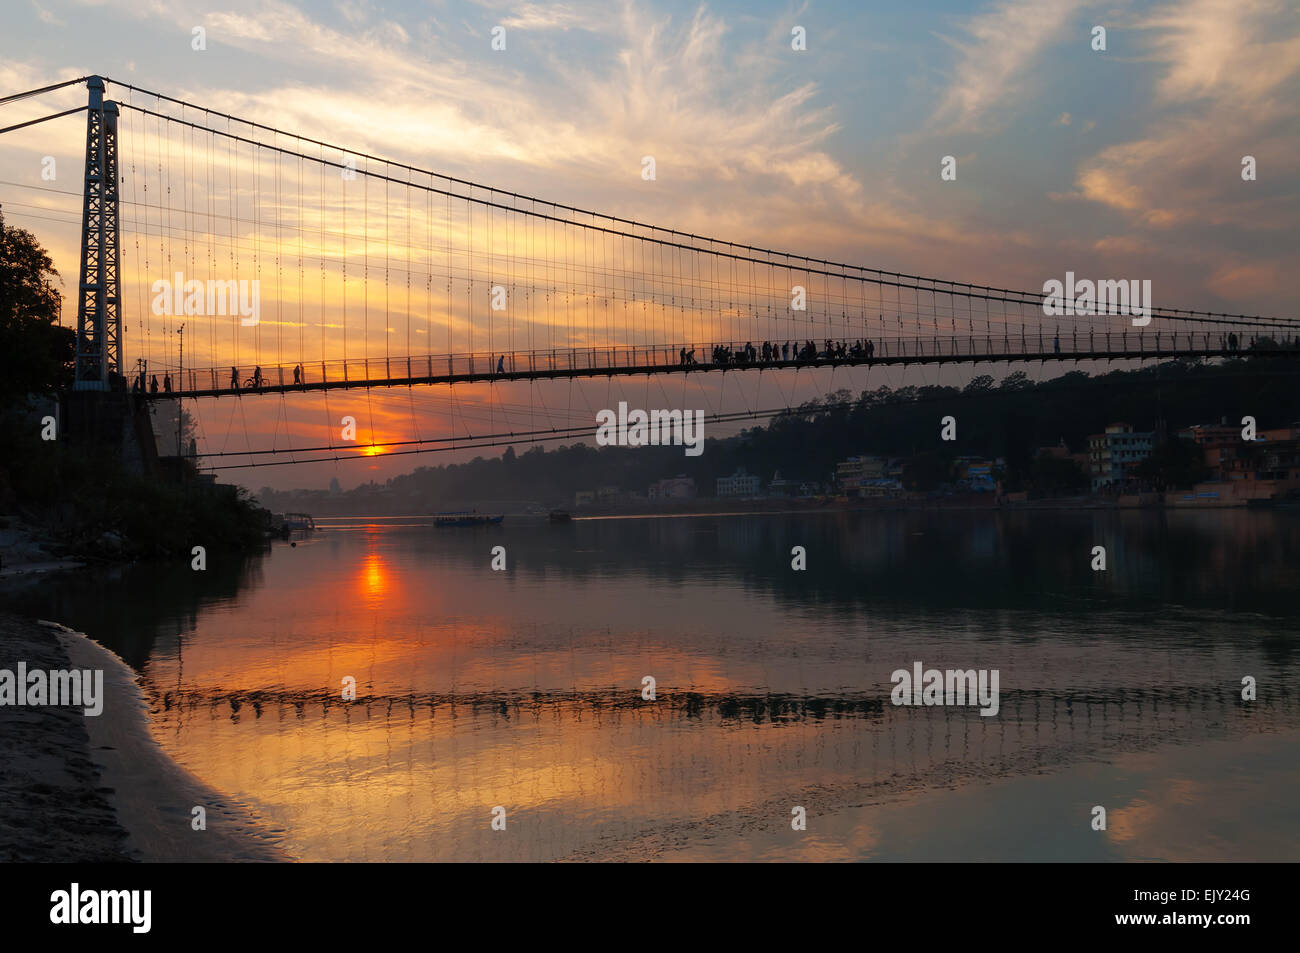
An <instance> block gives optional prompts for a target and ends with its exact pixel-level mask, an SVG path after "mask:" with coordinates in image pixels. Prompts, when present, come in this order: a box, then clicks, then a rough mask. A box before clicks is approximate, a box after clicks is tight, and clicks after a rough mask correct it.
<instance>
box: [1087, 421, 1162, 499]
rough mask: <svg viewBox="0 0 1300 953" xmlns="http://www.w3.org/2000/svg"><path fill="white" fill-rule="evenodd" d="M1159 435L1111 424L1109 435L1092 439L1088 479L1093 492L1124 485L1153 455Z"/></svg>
mask: <svg viewBox="0 0 1300 953" xmlns="http://www.w3.org/2000/svg"><path fill="white" fill-rule="evenodd" d="M1154 444H1155V433H1154V432H1152V431H1145V432H1138V431H1135V430H1134V429H1133V427H1132V426H1131V425H1130V424H1124V423H1118V424H1111V425H1109V426H1108V427H1107V428H1106V432H1105V433H1099V434H1093V435H1092V436H1090V437H1089V438H1088V477H1089V482H1090V483H1091V485H1092V489H1093V492H1096V491H1097V490H1100V489H1102V488H1103V487H1107V486H1120V485H1122V484H1123V483H1124V482H1125V481H1127V480H1129V479H1131V476H1130V474H1131V472H1132V470H1133V468H1134V467H1135V466H1137V465H1138V464H1139V463H1141V462H1142V461H1143V460H1145V459H1146V458H1147V457H1149V456H1150V455H1151V448H1152V447H1153V446H1154Z"/></svg>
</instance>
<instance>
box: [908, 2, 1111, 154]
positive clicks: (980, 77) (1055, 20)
mask: <svg viewBox="0 0 1300 953" xmlns="http://www.w3.org/2000/svg"><path fill="white" fill-rule="evenodd" d="M1082 5H1083V3H1082V0H1001V2H999V3H997V4H995V5H994V6H993V7H992V8H991V9H990V10H988V11H987V12H985V13H980V14H977V15H976V16H973V17H971V18H970V19H969V20H968V21H967V22H966V24H965V26H964V30H963V33H964V37H963V38H952V37H947V36H944V37H943V39H945V40H946V41H947V42H948V43H949V44H950V45H951V46H952V47H953V48H954V49H956V50H957V52H958V59H957V62H956V65H955V66H954V68H953V70H952V79H951V81H950V82H949V84H948V88H947V92H946V93H945V94H944V96H943V99H942V101H941V102H940V104H939V107H938V109H937V110H936V112H935V114H934V120H935V121H936V122H940V123H944V124H948V125H950V126H951V127H952V128H954V129H957V130H963V131H968V130H974V129H978V128H979V127H980V125H981V124H982V123H984V122H986V121H987V120H989V119H990V118H991V117H995V116H999V115H1000V114H1001V113H1002V112H1003V111H1005V110H1007V109H1009V108H1011V107H1013V106H1014V105H1016V103H1017V102H1018V101H1019V100H1020V99H1021V98H1022V97H1024V96H1026V95H1029V94H1031V93H1032V92H1033V90H1034V86H1033V84H1032V83H1026V82H1025V78H1026V76H1027V74H1028V73H1029V71H1030V69H1031V67H1033V66H1034V65H1035V64H1036V63H1037V62H1038V60H1039V58H1040V57H1041V56H1042V55H1043V52H1044V50H1045V49H1046V48H1047V47H1048V46H1050V45H1053V44H1054V43H1056V41H1057V40H1058V39H1060V38H1061V36H1062V34H1063V33H1064V31H1065V29H1066V27H1067V25H1068V24H1069V23H1070V17H1071V15H1072V14H1073V13H1074V12H1075V10H1077V9H1078V8H1080V7H1081V6H1082ZM1085 40H1086V36H1081V37H1080V42H1084V41H1085Z"/></svg>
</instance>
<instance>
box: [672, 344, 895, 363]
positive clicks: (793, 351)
mask: <svg viewBox="0 0 1300 953" xmlns="http://www.w3.org/2000/svg"><path fill="white" fill-rule="evenodd" d="M678 356H679V358H680V360H681V364H682V365H683V366H685V367H690V366H692V365H698V364H699V362H698V361H697V360H696V359H695V348H689V349H688V348H682V349H681V351H680V353H679V355H678ZM875 356H876V344H875V342H874V341H870V340H865V341H864V340H857V341H851V342H846V341H832V340H831V339H830V338H827V339H826V341H825V347H822V348H819V347H818V346H817V344H816V342H814V341H804V342H803V344H799V343H798V342H797V341H779V342H776V343H773V342H772V341H764V342H763V346H762V347H755V346H754V344H753V342H752V341H746V342H745V345H744V347H736V348H733V347H732V346H731V345H730V344H718V345H716V346H715V347H714V348H713V364H714V365H715V366H718V367H739V366H745V365H750V364H776V363H779V362H789V361H799V362H802V363H813V362H817V361H863V360H865V361H869V360H872V359H873V358H874V357H875Z"/></svg>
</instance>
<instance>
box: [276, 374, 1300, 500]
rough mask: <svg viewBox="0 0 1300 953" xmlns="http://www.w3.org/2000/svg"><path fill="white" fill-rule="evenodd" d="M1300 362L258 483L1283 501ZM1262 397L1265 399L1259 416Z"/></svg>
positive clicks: (1070, 383) (351, 495)
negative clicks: (1141, 412)
mask: <svg viewBox="0 0 1300 953" xmlns="http://www.w3.org/2000/svg"><path fill="white" fill-rule="evenodd" d="M1234 365H1235V367H1234ZM1242 369H1246V370H1248V371H1251V372H1252V373H1249V374H1245V375H1243V374H1241V373H1239V372H1240V371H1241V370H1242ZM1234 370H1235V371H1237V372H1238V373H1233V372H1234ZM1256 374H1258V375H1259V377H1258V378H1257V379H1256V380H1255V382H1254V384H1253V385H1252V384H1251V383H1250V381H1251V378H1252V377H1254V376H1255V375H1256ZM1295 374H1296V368H1295V366H1294V362H1293V361H1286V362H1276V363H1266V362H1263V361H1261V360H1260V359H1253V360H1243V361H1234V362H1228V364H1225V365H1215V366H1209V365H1202V364H1195V365H1187V364H1180V363H1173V364H1169V365H1164V366H1162V367H1161V368H1155V369H1150V368H1148V369H1140V370H1132V371H1114V372H1111V373H1109V374H1106V375H1103V376H1097V377H1091V376H1089V375H1086V374H1083V373H1082V372H1074V373H1072V374H1068V375H1065V376H1064V377H1060V378H1055V379H1052V380H1048V381H1042V382H1039V383H1033V382H1030V381H1028V380H1027V379H1026V378H1025V375H1024V374H1023V373H1018V374H1013V375H1010V376H1008V377H1007V378H1006V379H1004V380H1003V381H1002V382H1001V384H1000V385H995V384H994V383H993V381H992V379H991V378H976V379H975V380H974V381H972V382H971V383H970V384H968V385H967V386H966V387H965V388H964V389H961V390H958V389H956V388H943V387H928V388H916V387H909V388H903V389H900V390H896V391H890V390H889V389H888V388H881V389H878V390H876V391H869V392H863V393H862V394H861V395H859V396H858V397H857V398H856V399H852V398H851V395H849V394H848V393H847V392H844V391H841V392H839V393H837V394H833V395H828V396H827V397H826V398H825V399H823V400H818V401H812V402H809V403H807V404H804V405H802V406H801V407H799V408H797V409H796V410H795V411H794V412H792V413H791V414H789V415H788V416H785V417H781V418H777V419H775V420H773V421H772V422H771V423H770V424H769V425H768V426H766V427H755V428H752V429H750V430H745V431H742V432H741V433H739V434H737V435H735V436H731V437H726V438H722V439H717V440H710V441H709V444H708V450H707V451H706V453H705V454H704V455H703V456H702V457H701V458H700V459H698V460H688V461H683V459H682V457H681V455H680V453H673V452H671V449H666V448H656V447H640V448H627V447H599V448H597V447H594V446H588V445H586V444H583V443H578V444H573V445H567V446H559V447H554V448H552V449H549V450H547V449H544V448H543V447H541V446H534V447H532V448H530V449H528V450H527V451H526V452H524V453H522V454H519V455H516V453H515V450H514V448H512V447H507V448H506V449H505V451H504V453H502V455H501V456H500V457H496V458H493V459H484V458H476V459H474V460H472V461H469V462H467V463H458V464H450V465H447V466H440V467H422V468H419V469H417V470H416V471H415V472H414V473H410V474H405V475H403V476H399V477H394V478H393V479H391V480H389V481H387V482H386V483H383V484H378V483H373V482H372V483H366V484H362V485H360V486H358V487H355V488H353V489H350V490H346V491H345V490H343V489H342V487H341V486H340V484H339V481H338V478H337V477H336V478H334V479H333V480H332V481H331V483H330V487H329V488H328V489H323V490H300V491H289V492H280V491H276V490H274V489H272V488H270V487H264V488H263V489H262V490H261V491H260V492H259V493H258V494H257V498H258V500H259V501H260V502H261V503H262V505H264V506H266V507H268V508H270V509H273V510H277V511H301V512H308V513H312V514H315V515H326V516H328V515H353V514H374V515H383V514H395V515H396V514H412V515H415V514H428V513H436V512H443V511H448V510H457V509H462V508H463V509H469V508H478V509H480V511H489V510H490V511H497V512H506V513H528V512H539V511H545V510H548V509H563V510H566V511H571V512H572V513H573V515H578V516H581V515H583V514H593V515H594V514H601V513H612V512H624V513H630V512H642V511H643V512H673V511H683V512H691V511H708V510H711V509H712V510H720V509H771V508H781V507H789V506H805V505H821V506H827V505H840V506H849V507H862V506H893V507H897V506H913V505H940V506H942V505H952V506H968V507H994V506H1016V505H1060V506H1085V507H1105V506H1172V507H1186V506H1203V507H1213V506H1231V507H1238V506H1240V507H1244V506H1268V505H1276V504H1284V503H1287V502H1288V501H1294V502H1300V397H1297V396H1295V395H1296V388H1295V387H1294V386H1293V382H1292V381H1291V380H1290V379H1289V378H1290V377H1293V376H1294V375H1295ZM1270 376H1279V377H1282V378H1284V379H1283V380H1278V381H1272V380H1271V378H1270ZM1153 377H1155V378H1156V379H1157V383H1158V387H1159V391H1158V393H1160V394H1161V395H1162V396H1160V397H1159V399H1158V400H1157V401H1156V402H1155V403H1154V404H1152V403H1151V401H1149V400H1143V401H1141V402H1139V401H1137V400H1136V399H1135V398H1134V397H1133V396H1132V394H1133V388H1131V387H1130V386H1128V385H1130V384H1133V383H1145V384H1146V385H1148V386H1150V385H1151V384H1152V378H1153ZM1251 386H1253V387H1254V388H1255V391H1254V396H1246V397H1243V396H1241V393H1245V394H1247V395H1249V394H1250V393H1251V391H1249V390H1248V389H1247V390H1239V389H1242V388H1249V387H1251ZM1261 387H1264V388H1267V390H1266V392H1265V393H1264V395H1263V396H1262V397H1261V396H1260V395H1259V389H1260V388H1261ZM1134 409H1145V410H1146V411H1147V413H1148V414H1149V415H1150V416H1148V417H1147V421H1148V426H1147V428H1141V429H1140V428H1139V426H1138V424H1137V423H1136V422H1135V420H1134V419H1133V418H1130V419H1124V418H1122V417H1119V418H1118V419H1116V418H1111V419H1110V422H1109V423H1104V424H1101V423H1100V421H1096V418H1097V417H1098V416H1100V415H1101V414H1103V413H1107V414H1108V416H1109V413H1108V412H1114V411H1117V410H1118V411H1124V410H1129V411H1132V410H1134ZM1211 409H1213V410H1216V411H1219V413H1218V415H1217V418H1211V420H1210V421H1205V422H1193V423H1188V422H1182V423H1179V424H1177V425H1175V424H1172V423H1170V418H1172V419H1173V420H1178V419H1179V418H1181V420H1182V421H1187V420H1188V418H1191V419H1192V420H1195V419H1196V418H1195V417H1193V415H1197V416H1201V419H1202V421H1204V419H1205V418H1204V416H1202V415H1205V414H1206V412H1207V411H1208V410H1211ZM937 410H942V411H952V412H953V413H954V414H955V417H954V420H959V421H960V424H959V426H958V427H957V430H958V432H957V435H956V438H957V439H954V440H952V441H945V440H943V439H942V438H941V436H940V428H939V421H940V419H941V416H940V414H939V413H937V412H936V411H937ZM1248 410H1256V411H1257V412H1258V413H1259V414H1260V416H1261V420H1260V421H1259V426H1258V427H1257V426H1256V421H1255V417H1254V415H1251V414H1248V413H1245V412H1244V411H1248ZM1265 412H1268V413H1270V414H1271V415H1272V417H1271V419H1270V418H1266V417H1264V414H1265ZM1284 415H1285V416H1284ZM1279 418H1280V419H1279ZM1090 419H1091V420H1093V421H1096V423H1094V425H1093V426H1092V427H1088V426H1087V424H1088V421H1089V420H1090ZM1102 419H1103V420H1104V419H1106V418H1102ZM1287 420H1290V421H1291V422H1290V423H1284V421H1287ZM1097 424H1100V426H1098V425H1097ZM1265 424H1270V425H1268V426H1265ZM1054 430H1055V433H1053V431H1054ZM1043 437H1047V439H1045V440H1044V439H1042V438H1043ZM1053 437H1054V438H1055V439H1053ZM855 443H856V444H857V447H854V446H853V445H854V444H855ZM904 447H908V450H907V451H902V448H904ZM980 448H992V449H995V450H997V451H1000V452H995V453H983V454H982V453H979V452H978V450H979V449H980ZM873 451H875V452H873ZM882 451H883V452H882ZM900 451H902V452H900Z"/></svg>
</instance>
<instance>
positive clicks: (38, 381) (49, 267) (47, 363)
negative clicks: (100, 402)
mask: <svg viewBox="0 0 1300 953" xmlns="http://www.w3.org/2000/svg"><path fill="white" fill-rule="evenodd" d="M59 280H60V279H59V273H58V271H56V270H55V268H54V262H53V261H51V259H50V256H49V253H48V252H47V251H46V250H45V249H44V248H43V247H42V246H41V244H40V242H38V241H37V240H36V237H35V236H34V235H32V233H31V232H28V231H26V230H25V229H21V228H12V227H10V226H7V225H5V222H4V215H3V213H0V405H9V404H13V403H15V402H16V401H20V400H22V399H24V398H25V397H27V395H29V394H47V393H50V392H52V391H54V390H57V389H59V388H61V387H70V386H71V385H72V376H73V369H74V365H75V360H76V343H75V342H76V335H75V334H74V333H73V331H72V330H71V329H70V328H62V327H59V313H60V307H61V305H62V302H63V296H62V294H60V292H59V289H58V288H57V287H55V282H56V281H59Z"/></svg>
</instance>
